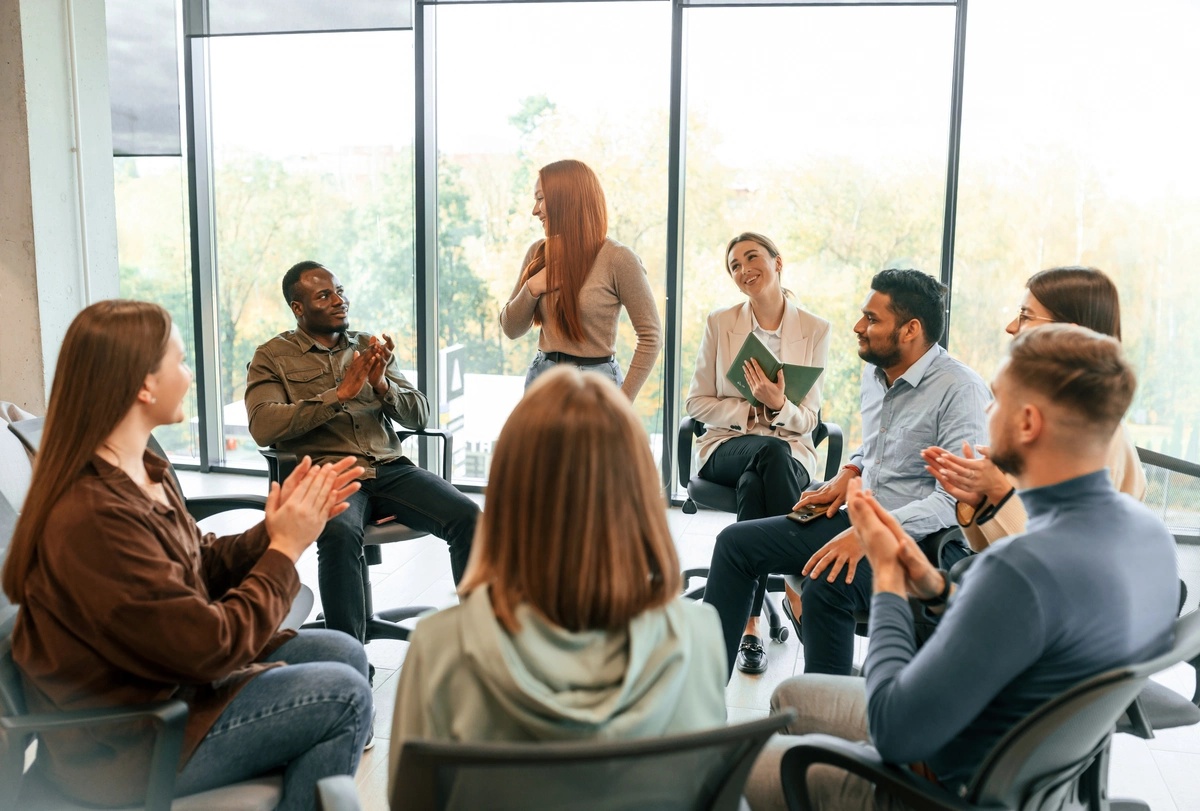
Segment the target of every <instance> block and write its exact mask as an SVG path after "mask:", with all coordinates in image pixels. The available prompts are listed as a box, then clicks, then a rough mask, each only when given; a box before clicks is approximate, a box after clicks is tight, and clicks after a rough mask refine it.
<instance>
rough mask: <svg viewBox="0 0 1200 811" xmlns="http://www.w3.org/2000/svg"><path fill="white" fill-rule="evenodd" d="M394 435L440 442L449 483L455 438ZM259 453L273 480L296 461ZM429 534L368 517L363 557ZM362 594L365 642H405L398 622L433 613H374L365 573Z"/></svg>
mask: <svg viewBox="0 0 1200 811" xmlns="http://www.w3.org/2000/svg"><path fill="white" fill-rule="evenodd" d="M396 434H397V436H398V437H399V438H400V441H402V442H403V441H404V440H405V439H407V438H408V437H410V436H423V437H435V438H437V439H440V440H441V443H442V477H443V478H445V480H446V481H447V482H449V481H450V476H451V472H452V470H453V459H454V437H453V435H452V434H451V433H450V432H449V431H446V430H443V429H441V428H418V429H411V428H403V429H398V430H397V432H396ZM259 452H260V453H261V454H262V455H263V456H265V457H266V459H267V470H268V473H269V474H270V477H271V480H272V481H283V480H284V479H286V478H287V477H288V475H289V474H290V473H291V472H292V469H293V468H295V467H296V464H297V463H298V461H299V460H298V459H297V457H296V455H295V454H293V453H284V452H281V451H277V450H275V449H274V448H259ZM428 534H429V533H428V532H423V531H421V530H416V529H412V528H411V527H407V526H405V525H404V524H401V523H399V522H397V521H396V520H395V517H394V516H390V515H372V516H370V517H369V521H368V523H367V526H366V531H365V532H364V534H363V556H364V557H365V558H366V561H367V566H368V567H370V566H375V565H377V564H379V563H382V562H383V552H382V551H381V550H380V546H381V545H382V544H385V543H397V542H400V541H411V540H413V539H414V538H422V537H424V536H426V535H428ZM363 594H364V596H365V597H366V602H367V628H366V632H367V641H368V642H370V641H371V640H372V639H399V640H407V639H408V635H409V633H410V632H411V630H410V629H409V628H405V627H404V626H403V625H400V624H399V623H401V622H402V621H404V620H409V619H412V618H413V617H417V616H420V615H421V614H424V613H426V612H429V611H433V610H435V608H434V607H433V606H426V605H415V606H403V607H400V608H389V609H386V610H384V611H375V608H374V601H373V600H372V597H371V578H370V576H369V575H368V574H367V572H366V571H365V570H364V572H363ZM304 627H305V628H324V627H325V622H324V615H323V614H318V615H317V620H316V622H311V623H308V624H307V625H305V626H304Z"/></svg>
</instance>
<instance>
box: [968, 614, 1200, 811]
mask: <svg viewBox="0 0 1200 811" xmlns="http://www.w3.org/2000/svg"><path fill="white" fill-rule="evenodd" d="M1197 654H1200V611H1194V612H1192V613H1191V614H1188V615H1186V616H1184V617H1181V618H1180V619H1179V620H1178V621H1177V622H1176V623H1175V642H1174V644H1172V646H1171V649H1170V650H1168V651H1167V652H1166V653H1164V654H1162V655H1161V656H1157V657H1155V658H1154V659H1151V660H1148V661H1146V662H1143V663H1140V664H1135V665H1129V666H1126V667H1119V668H1114V669H1112V670H1109V671H1107V672H1104V673H1101V674H1099V675H1097V676H1094V677H1092V678H1090V679H1087V680H1086V681H1083V682H1081V683H1079V684H1077V685H1075V686H1074V687H1072V688H1071V689H1069V690H1067V691H1066V692H1064V693H1063V694H1062V695H1059V696H1057V697H1055V698H1053V699H1051V700H1050V701H1048V702H1046V703H1045V704H1043V705H1042V706H1041V707H1039V708H1038V709H1036V710H1034V711H1033V712H1032V713H1030V715H1029V716H1028V717H1026V718H1025V719H1024V720H1022V721H1021V723H1019V724H1017V725H1016V726H1015V727H1013V728H1012V729H1011V730H1009V732H1008V734H1006V735H1005V736H1004V737H1003V738H1002V739H1001V740H1000V742H999V743H997V744H996V746H994V747H993V748H992V751H991V752H989V753H988V756H987V758H986V759H985V760H984V762H983V764H981V766H980V768H979V770H978V771H977V772H976V774H975V777H974V778H973V779H972V781H971V784H970V786H969V788H968V799H969V800H970V801H971V802H973V803H977V804H979V805H983V806H990V805H996V806H1003V807H1006V808H1043V807H1045V808H1057V807H1058V806H1057V805H1056V804H1055V803H1056V802H1058V801H1060V800H1061V799H1062V798H1063V797H1066V796H1070V795H1071V794H1072V793H1073V792H1075V790H1076V783H1077V782H1078V781H1079V778H1080V776H1081V775H1083V774H1084V772H1085V771H1086V770H1087V769H1088V768H1089V767H1090V766H1091V765H1092V763H1093V761H1094V760H1095V759H1096V757H1097V756H1098V755H1099V754H1100V753H1101V752H1102V751H1103V750H1104V749H1105V748H1106V747H1107V745H1108V739H1109V736H1110V735H1111V734H1112V732H1113V728H1114V726H1115V725H1116V722H1117V719H1119V718H1120V717H1121V716H1122V714H1124V712H1125V710H1126V708H1127V707H1129V704H1130V702H1132V701H1133V700H1134V698H1135V697H1136V696H1137V694H1138V693H1139V692H1140V691H1141V689H1142V687H1143V686H1144V685H1145V683H1146V680H1147V679H1148V678H1149V677H1150V676H1151V675H1152V674H1153V673H1157V672H1159V671H1160V670H1165V669H1166V668H1168V667H1170V666H1172V665H1174V664H1176V663H1178V662H1181V661H1184V660H1186V659H1190V658H1192V657H1194V656H1196V655H1197Z"/></svg>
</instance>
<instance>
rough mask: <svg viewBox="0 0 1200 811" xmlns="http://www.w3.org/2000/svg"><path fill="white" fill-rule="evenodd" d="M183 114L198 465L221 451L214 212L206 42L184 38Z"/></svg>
mask: <svg viewBox="0 0 1200 811" xmlns="http://www.w3.org/2000/svg"><path fill="white" fill-rule="evenodd" d="M183 60H184V61H183V65H184V94H185V97H186V98H185V105H184V107H185V110H184V114H185V115H186V117H187V153H188V155H189V157H190V160H189V161H188V216H189V221H190V224H191V246H190V247H191V259H192V320H193V324H194V336H195V341H196V346H195V363H196V412H197V423H198V425H197V428H198V434H199V443H200V470H201V471H202V472H205V473H207V472H208V471H209V470H210V469H211V468H212V465H213V463H214V461H218V462H219V461H220V460H221V458H222V456H221V443H220V439H221V435H222V428H221V402H220V388H221V387H220V382H219V375H218V370H219V368H220V354H219V350H218V344H217V277H216V268H217V262H216V217H215V212H214V208H213V175H212V130H211V126H210V122H209V110H210V105H209V87H208V46H207V43H206V42H205V41H204V40H203V39H201V38H186V39H185V40H184V53H183Z"/></svg>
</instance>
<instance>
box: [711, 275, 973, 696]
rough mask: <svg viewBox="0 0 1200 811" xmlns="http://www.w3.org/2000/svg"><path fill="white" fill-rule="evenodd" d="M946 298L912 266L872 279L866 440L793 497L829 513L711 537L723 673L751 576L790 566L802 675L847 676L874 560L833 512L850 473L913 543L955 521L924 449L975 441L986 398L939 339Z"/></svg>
mask: <svg viewBox="0 0 1200 811" xmlns="http://www.w3.org/2000/svg"><path fill="white" fill-rule="evenodd" d="M945 296H946V288H945V286H944V285H942V284H941V283H940V282H938V281H937V280H936V279H934V278H933V277H932V276H930V275H928V274H926V273H922V272H920V271H917V270H885V271H882V272H880V273H878V274H876V275H875V277H874V278H873V279H872V280H871V293H870V295H869V296H867V300H866V302H865V303H864V305H863V308H862V318H860V319H859V320H858V323H856V324H855V325H854V332H855V334H856V335H858V354H859V357H861V358H862V359H863V360H865V361H866V362H867V365H866V367H865V368H864V369H863V379H862V393H861V397H860V408H861V410H862V417H863V444H862V446H861V447H860V448H859V449H858V450H856V451H855V452H854V454H853V455H852V456H851V457H850V463H849V464H847V465H846V466H845V467H844V468H842V470H841V472H840V473H839V474H838V476H837V477H836V478H834V479H833V480H832V481H830V482H826V483H825V485H824V486H823V487H820V488H818V489H816V490H812V491H809V492H808V493H805V494H804V496H802V497H801V499H800V501H799V502H798V503H797V504H796V509H798V510H799V509H800V508H802V507H806V506H808V505H820V506H823V507H824V508H825V515H824V516H823V517H819V518H816V519H814V520H812V521H809V522H808V523H798V522H796V521H793V520H791V519H789V518H788V517H786V516H784V517H777V518H764V519H760V520H757V521H744V522H740V523H737V524H734V525H732V526H730V527H728V528H726V529H725V530H724V531H722V532H721V534H720V535H718V536H717V545H716V548H715V549H714V551H713V559H712V564H711V566H710V569H709V575H708V582H707V584H706V586H705V595H704V600H705V602H708V603H712V604H713V605H714V606H716V608H717V611H718V613H720V615H721V624H722V628H723V630H724V633H725V643H726V650H727V652H728V656H729V668H730V672H732V670H733V665H734V662H735V660H736V657H737V655H738V649H739V637H740V634H741V631H742V629H743V628H744V627H745V624H746V618H747V616H748V615H749V613H750V607H751V602H752V601H753V597H754V588H755V584H756V583H757V581H758V578H759V576H761V575H764V574H769V573H785V574H789V573H797V574H803V575H805V576H807V577H808V578H809V579H808V580H807V581H805V587H804V589H803V591H802V594H801V599H800V603H799V604H797V603H796V602H795V601H792V599H791V597H790V596H789V597H788V598H786V599H787V602H785V605H784V608H785V612H790V613H791V614H792V615H793V616H795V617H797V618H798V617H800V616H802V617H803V628H804V635H803V641H804V670H805V672H806V673H832V674H848V673H850V668H851V665H852V661H853V653H854V626H855V620H854V612H856V611H865V610H866V609H867V607H868V605H869V603H870V597H871V569H870V565H869V564H868V563H866V562H865V561H863V560H862V557H863V552H862V548H861V547H860V545H859V543H858V541H857V540H856V539H855V537H854V534H853V532H852V531H851V530H850V522H849V519H848V518H847V517H846V514H845V511H844V510H842V509H841V507H842V505H843V504H844V503H845V501H846V493H847V489H848V486H849V483H850V481H851V480H852V479H855V478H859V477H861V478H862V482H861V484H862V486H863V487H864V488H866V489H869V490H871V491H873V492H874V494H875V497H876V498H877V499H878V500H879V502H880V503H881V504H883V505H884V507H886V508H887V509H889V510H891V511H892V512H893V513H894V514H895V516H896V518H897V519H899V520H900V522H901V524H902V526H903V527H904V528H905V530H906V531H907V532H908V533H910V534H911V535H913V536H914V537H916V538H924V537H926V536H929V535H931V534H933V533H935V532H937V531H938V530H940V529H943V528H945V527H949V526H952V525H953V523H954V499H953V498H952V497H951V496H950V494H949V493H947V492H946V491H945V490H943V489H942V486H941V485H940V484H938V483H937V481H936V480H935V479H934V478H933V476H932V475H930V474H929V473H928V471H926V470H925V463H924V462H923V461H922V459H921V455H920V452H921V451H922V450H923V449H925V448H927V447H930V446H932V445H937V446H939V447H943V448H945V447H951V448H957V447H960V446H961V445H962V443H963V442H964V441H966V442H969V443H970V444H971V445H976V444H978V443H983V442H984V441H985V437H986V435H987V429H986V423H985V416H984V410H985V408H986V406H987V404H988V402H989V401H990V400H991V396H990V395H989V393H988V389H987V386H986V385H985V384H984V382H983V380H982V379H981V378H980V377H979V375H978V374H976V373H975V372H974V371H972V370H971V369H970V368H968V367H967V366H965V365H964V364H962V363H960V362H959V361H957V360H955V359H953V358H951V357H950V356H949V355H948V354H947V353H946V351H945V350H944V349H942V347H940V346H939V345H938V344H937V341H938V339H939V338H940V337H941V335H942V330H943V328H944V326H945V312H946V309H945ZM943 443H950V444H949V445H946V444H943ZM801 609H802V610H801ZM750 639H751V640H753V637H751V638H750ZM743 641H745V640H743ZM746 644H749V645H754V644H756V643H755V642H754V641H751V642H749V643H746ZM759 655H761V654H759Z"/></svg>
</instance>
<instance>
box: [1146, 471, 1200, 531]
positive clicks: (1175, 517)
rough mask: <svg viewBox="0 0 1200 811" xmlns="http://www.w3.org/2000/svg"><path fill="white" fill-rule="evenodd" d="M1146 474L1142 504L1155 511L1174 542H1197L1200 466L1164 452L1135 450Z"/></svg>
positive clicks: (1199, 516) (1199, 518)
mask: <svg viewBox="0 0 1200 811" xmlns="http://www.w3.org/2000/svg"><path fill="white" fill-rule="evenodd" d="M1137 454H1138V459H1139V461H1141V463H1142V469H1143V470H1144V471H1145V473H1146V495H1145V496H1144V497H1143V498H1142V502H1143V503H1144V504H1145V505H1146V506H1147V507H1149V508H1150V509H1152V510H1154V511H1155V513H1157V514H1158V516H1159V517H1160V518H1162V520H1163V523H1164V524H1166V525H1167V528H1168V529H1170V530H1171V534H1173V535H1174V536H1175V540H1177V541H1180V542H1182V543H1193V544H1194V543H1200V465H1198V464H1196V463H1195V462H1188V461H1186V460H1184V459H1176V458H1175V457H1173V456H1167V455H1166V454H1165V453H1158V452H1157V451H1151V450H1147V449H1146V448H1138V449H1137Z"/></svg>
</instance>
